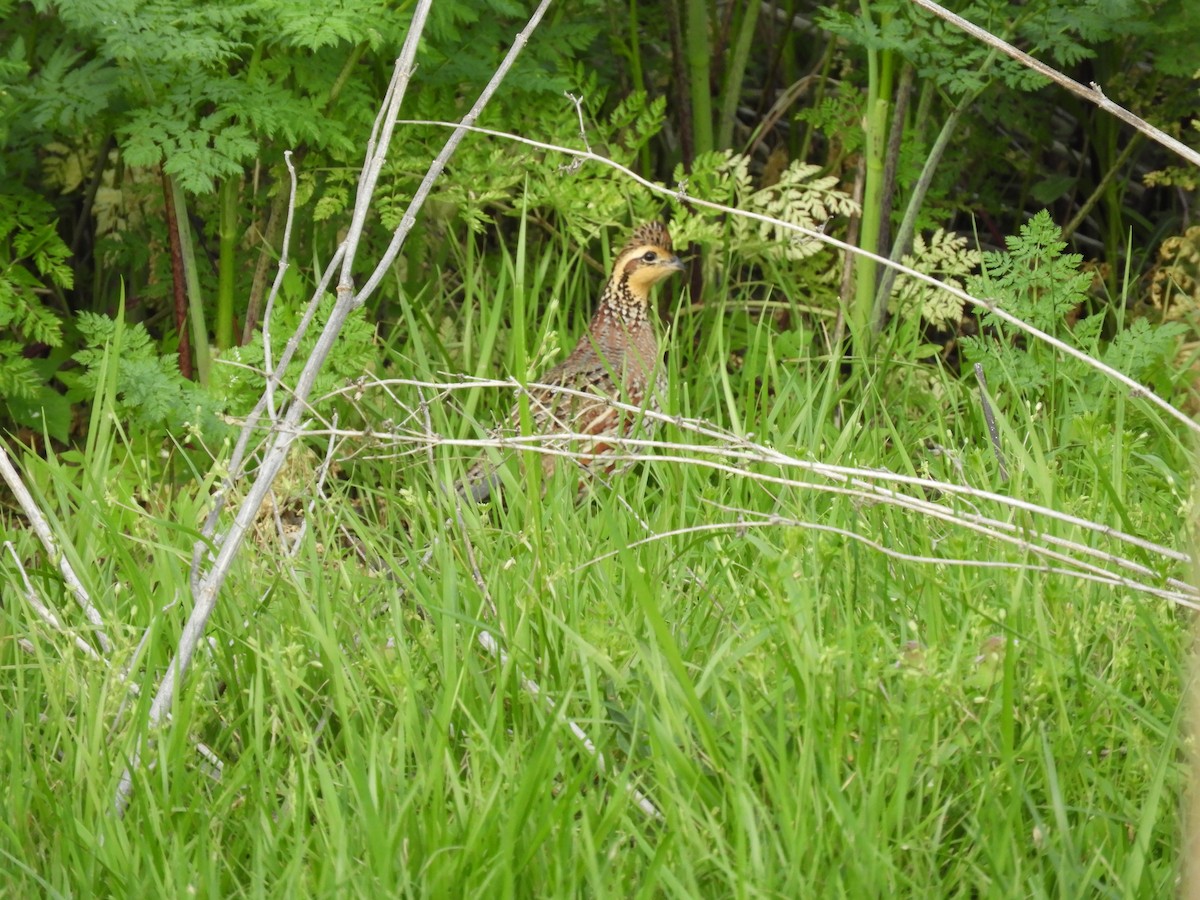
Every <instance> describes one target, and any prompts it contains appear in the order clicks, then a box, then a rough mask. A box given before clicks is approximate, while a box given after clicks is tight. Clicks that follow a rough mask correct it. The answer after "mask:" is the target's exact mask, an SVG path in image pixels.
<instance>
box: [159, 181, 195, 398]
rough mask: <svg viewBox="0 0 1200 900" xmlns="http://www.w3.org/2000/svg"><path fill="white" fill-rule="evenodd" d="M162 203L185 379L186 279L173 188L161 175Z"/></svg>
mask: <svg viewBox="0 0 1200 900" xmlns="http://www.w3.org/2000/svg"><path fill="white" fill-rule="evenodd" d="M162 184H163V206H164V207H165V210H166V214H167V240H168V242H169V244H170V247H171V291H172V295H173V297H174V301H175V310H174V311H175V331H176V333H177V334H178V335H179V346H178V348H177V350H176V353H177V354H178V356H179V371H180V372H182V373H183V377H184V378H191V377H192V349H191V339H190V338H189V336H188V329H187V279H186V277H185V276H184V274H183V246H182V243H181V241H180V234H179V214H178V210H177V208H176V206H175V189H174V186H173V185H172V183H171V177H170V176H169V175H167V173H166V172H164V173H163V175H162Z"/></svg>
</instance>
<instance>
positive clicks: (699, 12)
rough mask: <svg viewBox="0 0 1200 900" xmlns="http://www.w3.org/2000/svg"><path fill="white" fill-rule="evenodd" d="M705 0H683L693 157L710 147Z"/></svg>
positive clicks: (709, 64)
mask: <svg viewBox="0 0 1200 900" xmlns="http://www.w3.org/2000/svg"><path fill="white" fill-rule="evenodd" d="M708 6H709V4H708V3H707V2H706V0H687V16H686V21H685V28H686V30H687V33H686V40H687V73H688V89H689V91H690V93H691V98H692V136H693V139H694V144H693V150H694V152H695V154H696V155H697V156H699V155H700V154H701V153H708V152H709V151H711V150H712V149H713V114H712V86H711V79H712V73H711V71H710V66H711V65H712V53H711V50H710V49H709V43H708Z"/></svg>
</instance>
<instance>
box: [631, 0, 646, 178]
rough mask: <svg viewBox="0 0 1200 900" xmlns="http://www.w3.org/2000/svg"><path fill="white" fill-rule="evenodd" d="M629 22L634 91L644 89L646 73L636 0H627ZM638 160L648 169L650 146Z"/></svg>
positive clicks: (644, 148)
mask: <svg viewBox="0 0 1200 900" xmlns="http://www.w3.org/2000/svg"><path fill="white" fill-rule="evenodd" d="M626 18H627V20H628V22H629V78H630V80H631V81H632V82H633V89H634V90H635V91H644V90H645V89H646V74H645V72H644V71H643V69H642V46H641V44H642V42H641V38H640V36H639V34H638V31H639V29H640V27H641V26H640V25H639V23H638V3H637V0H629V14H628V16H627V17H626ZM638 162H639V163H641V169H642V171H643V172H649V171H650V147H649V145H645V146H643V147H642V148H641V149H640V150H639V151H638Z"/></svg>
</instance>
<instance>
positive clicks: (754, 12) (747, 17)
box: [717, 3, 761, 149]
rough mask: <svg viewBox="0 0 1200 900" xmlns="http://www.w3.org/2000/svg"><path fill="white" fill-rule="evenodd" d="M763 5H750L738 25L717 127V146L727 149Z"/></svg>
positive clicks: (731, 141) (731, 139) (730, 141)
mask: <svg viewBox="0 0 1200 900" xmlns="http://www.w3.org/2000/svg"><path fill="white" fill-rule="evenodd" d="M760 6H761V4H759V3H748V4H746V11H745V12H744V13H743V14H742V20H741V22H740V23H739V25H738V36H737V43H736V44H735V45H734V48H733V59H732V60H731V61H730V63H729V69H728V71H727V72H726V73H725V90H724V96H722V98H721V121H720V123H719V125H718V127H717V146H718V147H720V148H722V149H723V148H725V147H729V146H732V144H733V123H734V121H735V120H736V118H737V104H738V98H739V97H740V96H741V93H742V79H743V78H745V76H746V65H747V63H748V62H749V61H750V45H751V43H752V42H753V41H754V32H755V29H756V28H757V26H758V10H759V7H760Z"/></svg>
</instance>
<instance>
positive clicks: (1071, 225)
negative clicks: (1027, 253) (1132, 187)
mask: <svg viewBox="0 0 1200 900" xmlns="http://www.w3.org/2000/svg"><path fill="white" fill-rule="evenodd" d="M1141 142H1142V135H1140V134H1135V135H1133V137H1131V138H1130V139H1129V143H1128V144H1126V145H1125V149H1124V150H1122V151H1121V155H1120V156H1118V157H1117V158H1116V160H1114V162H1113V164H1112V165H1111V166H1109V167H1108V171H1107V172H1105V173H1104V177H1103V178H1102V179H1100V183H1099V184H1098V185H1096V188H1095V190H1093V191H1092V192H1091V194H1089V195H1088V198H1087V199H1086V200H1084V201H1083V205H1082V206H1080V207H1079V212H1077V213H1075V215H1074V216H1072V217H1071V221H1070V222H1068V223H1067V224H1066V225H1065V226H1064V227H1063V240H1069V239H1070V237H1071V235H1073V234H1074V233H1075V231H1076V230H1077V229H1078V228H1079V226H1080V225H1082V224H1083V220H1084V219H1086V218H1087V217H1088V216H1089V215H1090V214H1091V212H1092V208H1093V207H1094V206H1095V205H1096V204H1097V203H1098V202H1099V201H1100V198H1101V197H1104V196H1106V192H1107V191H1108V186H1109V184H1110V183H1111V182H1112V180H1113V179H1114V178H1116V177H1117V173H1118V172H1120V171H1121V167H1122V166H1124V165H1125V163H1127V162H1128V161H1129V157H1130V156H1132V155H1133V151H1134V150H1136V149H1137V148H1138V145H1140V144H1141Z"/></svg>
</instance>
